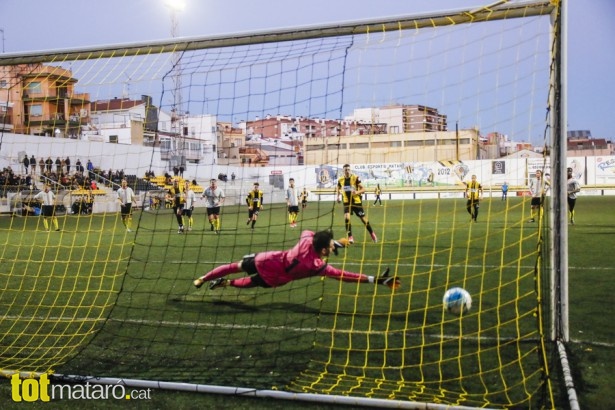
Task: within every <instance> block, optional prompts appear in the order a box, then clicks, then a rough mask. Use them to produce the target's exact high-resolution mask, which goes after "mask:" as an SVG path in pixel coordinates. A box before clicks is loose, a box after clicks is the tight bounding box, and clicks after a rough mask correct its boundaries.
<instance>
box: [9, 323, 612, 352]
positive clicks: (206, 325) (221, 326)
mask: <svg viewBox="0 0 615 410" xmlns="http://www.w3.org/2000/svg"><path fill="white" fill-rule="evenodd" d="M0 319H9V320H19V319H21V317H18V316H0ZM28 320H39V321H48V320H51V321H60V322H75V321H82V322H106V321H109V322H119V323H130V324H143V325H147V326H152V325H161V326H165V327H185V328H192V329H194V328H195V327H196V328H209V329H212V328H219V329H231V330H232V329H242V330H250V329H257V330H280V331H286V332H288V331H293V332H297V333H313V332H319V333H332V332H333V333H340V334H365V335H386V334H390V335H395V334H399V333H404V334H405V337H412V336H417V337H425V336H427V337H429V338H431V339H446V340H450V339H457V338H459V336H458V335H441V334H423V333H408V332H406V331H403V330H399V331H382V330H369V331H365V330H356V329H325V328H298V327H289V326H267V325H254V324H253V325H238V324H235V323H228V324H224V323H203V322H177V321H168V320H137V319H125V320H124V319H123V320H119V319H101V318H97V319H93V318H74V317H39V318H34V319H33V318H28ZM461 339H464V340H485V341H493V340H504V341H511V340H516V339H515V338H510V337H509V338H500V339H498V338H495V337H486V336H483V337H473V336H462V337H461ZM570 341H571V342H572V343H576V344H587V345H592V346H600V347H609V348H612V347H615V344H613V343H607V342H596V341H587V340H579V339H571V340H570Z"/></svg>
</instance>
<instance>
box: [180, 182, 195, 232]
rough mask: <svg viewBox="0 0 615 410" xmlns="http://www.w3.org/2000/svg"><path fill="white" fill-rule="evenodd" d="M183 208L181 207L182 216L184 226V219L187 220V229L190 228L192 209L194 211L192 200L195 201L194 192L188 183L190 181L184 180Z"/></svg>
mask: <svg viewBox="0 0 615 410" xmlns="http://www.w3.org/2000/svg"><path fill="white" fill-rule="evenodd" d="M183 195H184V209H182V218H183V221H184V226H186V220H188V221H187V222H188V224H187V225H188V230H189V231H191V230H192V224H193V219H192V211H194V202H195V201H196V194H195V193H194V191H193V190H192V187H191V185H190V181H186V182H185V183H184V192H183Z"/></svg>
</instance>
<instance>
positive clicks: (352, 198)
mask: <svg viewBox="0 0 615 410" xmlns="http://www.w3.org/2000/svg"><path fill="white" fill-rule="evenodd" d="M343 173H344V174H343V175H342V177H341V178H339V179H338V181H337V189H336V193H337V202H342V201H343V202H344V223H345V225H346V232H347V233H348V242H350V243H354V238H353V237H352V224H351V223H350V215H352V214H353V213H354V214H355V215H356V216H358V217H359V219H360V220H361V222H363V225H365V227H366V228H367V231H368V232H369V234H370V236H371V237H372V240H373V241H374V242H378V238H377V237H376V233H375V232H374V230H373V229H372V226H371V225H370V224H369V221H368V220H367V217H366V216H365V211H364V210H363V201H362V200H361V195H362V194H363V193H364V192H365V188H363V185H362V184H361V179H360V178H359V177H358V176H357V175H355V174H353V173H352V172H351V171H350V165H349V164H345V165H344V167H343Z"/></svg>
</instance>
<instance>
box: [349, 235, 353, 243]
mask: <svg viewBox="0 0 615 410" xmlns="http://www.w3.org/2000/svg"><path fill="white" fill-rule="evenodd" d="M348 243H354V238H353V237H352V235H350V236H348Z"/></svg>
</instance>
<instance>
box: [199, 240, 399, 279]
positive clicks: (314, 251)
mask: <svg viewBox="0 0 615 410" xmlns="http://www.w3.org/2000/svg"><path fill="white" fill-rule="evenodd" d="M346 246H348V240H347V239H346V238H341V239H339V240H334V239H333V233H332V232H331V231H330V230H325V231H320V232H312V231H307V230H306V231H303V232H302V233H301V237H300V238H299V242H297V244H296V245H295V246H294V247H293V248H291V249H289V250H286V251H268V252H259V253H256V254H251V255H246V256H244V257H243V259H242V260H241V261H239V262H234V263H229V264H226V265H222V266H218V267H217V268H215V269H214V270H212V271H210V272H208V273H207V274H205V275H203V276H201V277H200V278H197V279H195V280H194V282H193V283H194V286H196V287H197V288H200V287H201V286H203V284H204V283H205V282H210V283H209V289H216V288H220V287H226V286H232V287H235V288H253V287H263V288H275V287H278V286H282V285H285V284H287V283H288V282H292V281H294V280H297V279H305V278H309V277H313V276H327V277H330V278H333V279H337V280H341V281H343V282H359V283H376V284H379V285H386V286H388V287H389V288H391V289H398V288H399V287H400V286H401V283H400V281H399V280H398V279H397V277H396V276H389V269H388V268H387V269H386V270H385V271H384V273H383V274H381V275H380V276H378V277H374V276H369V275H364V274H362V273H354V272H348V271H345V270H341V269H337V268H335V267H333V266H331V265H329V264H328V263H327V259H328V258H329V256H330V255H331V254H335V255H337V253H338V249H340V248H345V247H346ZM239 272H245V273H247V274H248V275H249V276H244V277H242V278H238V279H227V278H225V276H227V275H230V274H233V273H239Z"/></svg>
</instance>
